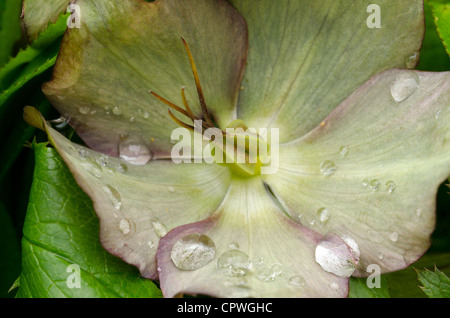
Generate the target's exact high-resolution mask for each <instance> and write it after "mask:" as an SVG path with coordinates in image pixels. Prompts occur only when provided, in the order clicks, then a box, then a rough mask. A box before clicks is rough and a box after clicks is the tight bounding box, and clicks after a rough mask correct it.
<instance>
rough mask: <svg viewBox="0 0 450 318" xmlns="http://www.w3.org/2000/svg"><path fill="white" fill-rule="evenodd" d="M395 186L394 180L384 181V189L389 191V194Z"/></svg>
mask: <svg viewBox="0 0 450 318" xmlns="http://www.w3.org/2000/svg"><path fill="white" fill-rule="evenodd" d="M396 187H397V185H396V184H395V182H394V181H392V180H389V181H387V182H386V189H387V191H388V192H389V194H391V193H392V192H394V190H395V188H396Z"/></svg>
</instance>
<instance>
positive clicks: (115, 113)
mask: <svg viewBox="0 0 450 318" xmlns="http://www.w3.org/2000/svg"><path fill="white" fill-rule="evenodd" d="M112 113H113V114H114V115H116V116H120V115H122V110H121V109H120V108H119V107H117V106H114V107H113V109H112Z"/></svg>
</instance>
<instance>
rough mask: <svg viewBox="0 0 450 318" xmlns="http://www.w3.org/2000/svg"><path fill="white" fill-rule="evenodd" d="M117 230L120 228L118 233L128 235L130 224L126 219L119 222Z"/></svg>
mask: <svg viewBox="0 0 450 318" xmlns="http://www.w3.org/2000/svg"><path fill="white" fill-rule="evenodd" d="M119 228H120V231H121V232H122V233H123V234H125V235H126V234H128V233H130V229H131V225H130V222H128V221H127V220H126V219H122V220H120V224H119Z"/></svg>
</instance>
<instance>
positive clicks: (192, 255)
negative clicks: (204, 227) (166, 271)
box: [170, 233, 216, 271]
mask: <svg viewBox="0 0 450 318" xmlns="http://www.w3.org/2000/svg"><path fill="white" fill-rule="evenodd" d="M215 256H216V246H215V244H214V242H213V240H212V239H211V238H210V237H208V236H206V235H204V234H201V233H193V234H188V235H186V236H185V237H183V238H181V239H179V240H178V241H176V242H175V244H174V245H173V247H172V251H171V254H170V257H171V259H172V261H173V263H174V264H175V266H176V267H177V268H178V269H181V270H184V271H192V270H196V269H199V268H201V267H203V266H205V265H206V264H208V263H209V262H210V261H212V260H213V259H214V257H215Z"/></svg>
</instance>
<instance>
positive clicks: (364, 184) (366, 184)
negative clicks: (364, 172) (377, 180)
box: [362, 179, 369, 187]
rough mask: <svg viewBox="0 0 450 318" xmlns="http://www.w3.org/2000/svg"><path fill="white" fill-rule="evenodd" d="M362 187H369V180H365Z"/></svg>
mask: <svg viewBox="0 0 450 318" xmlns="http://www.w3.org/2000/svg"><path fill="white" fill-rule="evenodd" d="M362 185H363V187H367V186H368V185H369V180H367V179H364V180H363V181H362Z"/></svg>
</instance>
